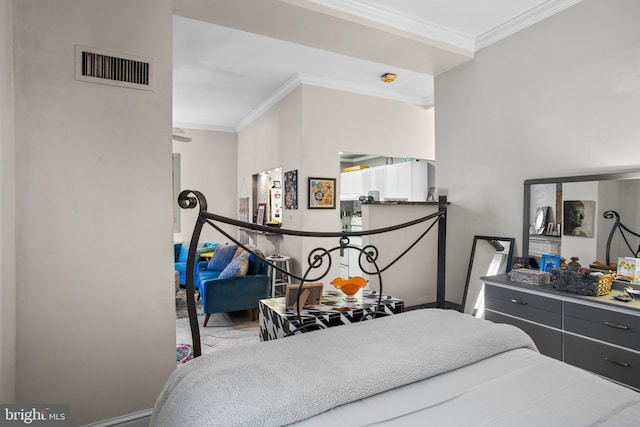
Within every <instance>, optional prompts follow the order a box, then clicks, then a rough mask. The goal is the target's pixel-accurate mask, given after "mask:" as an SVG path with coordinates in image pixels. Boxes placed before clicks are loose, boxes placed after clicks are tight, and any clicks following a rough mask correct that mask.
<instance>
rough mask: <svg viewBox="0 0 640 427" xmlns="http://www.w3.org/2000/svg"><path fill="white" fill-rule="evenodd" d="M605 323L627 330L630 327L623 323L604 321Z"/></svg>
mask: <svg viewBox="0 0 640 427" xmlns="http://www.w3.org/2000/svg"><path fill="white" fill-rule="evenodd" d="M604 324H605V325H607V326H611V327H612V328H616V329H624V330H625V331H626V330H627V329H629V327H628V326H625V325H621V324H619V323H613V322H604Z"/></svg>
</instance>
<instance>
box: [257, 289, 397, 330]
mask: <svg viewBox="0 0 640 427" xmlns="http://www.w3.org/2000/svg"><path fill="white" fill-rule="evenodd" d="M379 296H380V294H378V293H377V292H375V291H372V290H369V289H363V290H362V291H361V292H358V294H357V295H356V301H354V302H347V301H345V296H344V294H343V293H342V292H340V291H325V292H324V293H323V295H322V304H320V305H316V306H311V307H306V308H304V309H303V310H302V311H301V313H300V314H301V316H302V324H303V325H307V324H314V323H315V324H318V325H322V326H324V327H333V326H339V325H344V324H347V323H354V322H359V321H364V320H368V319H371V318H372V317H371V316H367V315H368V314H372V313H373V312H374V311H376V308H377V305H378V297H379ZM381 305H382V306H381V307H380V311H384V312H385V313H387V314H389V315H391V314H398V313H402V312H403V311H404V301H402V300H400V299H397V298H393V297H390V296H388V295H385V294H382V301H381ZM259 310H260V340H261V341H269V340H274V339H277V338H284V337H286V336H288V335H290V334H291V333H293V332H295V331H296V330H297V329H299V328H300V322H299V320H298V314H297V311H294V310H293V308H288V309H287V308H286V306H285V299H284V297H282V298H271V299H263V300H260V307H259Z"/></svg>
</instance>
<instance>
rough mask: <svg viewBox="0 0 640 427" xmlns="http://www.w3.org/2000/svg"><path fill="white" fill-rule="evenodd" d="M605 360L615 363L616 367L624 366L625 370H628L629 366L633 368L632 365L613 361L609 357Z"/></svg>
mask: <svg viewBox="0 0 640 427" xmlns="http://www.w3.org/2000/svg"><path fill="white" fill-rule="evenodd" d="M604 360H606V361H607V362H610V363H613V364H614V365H618V366H624V367H625V368H628V367H629V366H631V365H630V364H628V363H627V362H621V361H619V360H616V359H612V358H611V357H609V356H607V357H605V358H604Z"/></svg>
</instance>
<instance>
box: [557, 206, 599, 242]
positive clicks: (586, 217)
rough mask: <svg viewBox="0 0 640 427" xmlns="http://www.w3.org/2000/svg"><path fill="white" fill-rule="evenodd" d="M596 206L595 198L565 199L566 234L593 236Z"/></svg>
mask: <svg viewBox="0 0 640 427" xmlns="http://www.w3.org/2000/svg"><path fill="white" fill-rule="evenodd" d="M595 206H596V202H595V201H593V200H565V201H564V210H563V212H564V218H563V220H564V235H565V236H577V237H593V222H594V215H595Z"/></svg>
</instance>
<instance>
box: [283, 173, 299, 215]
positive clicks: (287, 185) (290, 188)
mask: <svg viewBox="0 0 640 427" xmlns="http://www.w3.org/2000/svg"><path fill="white" fill-rule="evenodd" d="M284 207H285V209H298V169H294V170H291V171H287V172H285V173H284Z"/></svg>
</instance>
